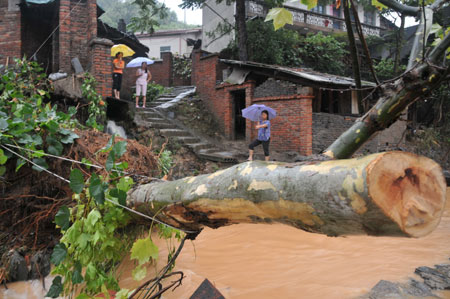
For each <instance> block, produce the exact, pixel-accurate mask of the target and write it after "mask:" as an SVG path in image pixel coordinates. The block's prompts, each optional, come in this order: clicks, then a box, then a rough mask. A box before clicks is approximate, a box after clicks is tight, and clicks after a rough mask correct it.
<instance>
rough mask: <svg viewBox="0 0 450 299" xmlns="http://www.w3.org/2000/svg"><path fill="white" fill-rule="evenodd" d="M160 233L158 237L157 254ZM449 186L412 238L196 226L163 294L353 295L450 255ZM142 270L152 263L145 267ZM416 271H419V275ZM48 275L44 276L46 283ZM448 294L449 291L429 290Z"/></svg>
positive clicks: (15, 289)
mask: <svg viewBox="0 0 450 299" xmlns="http://www.w3.org/2000/svg"><path fill="white" fill-rule="evenodd" d="M164 242H165V241H162V240H159V241H158V245H159V246H160V248H161V251H162V252H161V253H160V256H161V259H162V260H163V261H165V260H166V258H165V256H164V254H166V253H167V250H166V249H165V248H166V246H165V243H164ZM449 257H450V188H448V189H447V204H446V210H445V212H444V214H443V217H442V220H441V223H440V224H439V226H438V228H437V229H436V230H435V231H434V232H433V233H431V234H430V235H428V236H426V237H423V238H420V239H407V238H392V237H368V236H348V237H337V238H335V237H326V236H323V235H319V234H312V233H307V232H304V231H301V230H298V229H295V228H292V227H289V226H286V225H281V224H274V225H263V224H240V225H232V226H228V227H224V228H220V229H217V230H213V229H208V228H206V229H204V230H203V232H202V233H201V234H200V235H199V236H198V237H197V239H196V240H195V241H193V242H191V241H188V242H186V244H185V246H184V248H183V250H182V252H181V254H180V256H179V257H178V259H177V261H176V267H175V271H183V272H184V274H185V275H186V278H185V279H184V280H183V285H182V286H181V287H179V288H177V289H176V290H175V291H174V292H170V291H169V292H166V293H165V294H164V296H163V298H189V297H190V296H191V295H192V293H193V292H194V291H195V290H196V289H197V288H198V286H199V285H200V283H201V282H202V281H203V280H204V279H205V278H208V279H209V280H210V281H211V282H212V283H213V284H214V285H215V286H216V288H217V289H218V290H219V291H220V292H221V293H222V294H223V295H224V296H225V298H357V297H359V296H361V295H363V294H365V293H367V292H368V291H369V290H370V289H371V288H372V287H373V286H374V285H375V284H376V283H377V282H378V281H380V280H381V279H384V280H390V281H394V282H406V281H408V278H416V279H417V278H418V276H416V275H415V274H414V269H415V268H416V267H418V266H433V265H435V264H439V263H447V264H448V263H450V260H449ZM132 267H133V265H132V263H130V262H129V261H125V262H124V263H123V264H122V265H121V266H120V270H121V271H122V273H123V274H122V280H121V286H122V287H125V288H128V289H133V288H135V287H137V286H138V285H139V284H140V283H138V282H134V281H133V280H132V278H131V275H130V273H131V269H132ZM148 273H149V278H151V276H153V274H154V270H153V269H149V271H148ZM419 279H420V278H419ZM50 284H51V279H47V288H48V287H49V286H50ZM8 286H9V288H10V289H9V290H8V291H5V290H4V289H3V287H1V288H0V298H42V296H43V294H45V293H43V291H42V288H41V286H42V284H41V283H39V282H26V283H15V284H9V285H8ZM437 294H439V295H440V296H441V298H450V291H445V292H439V293H437Z"/></svg>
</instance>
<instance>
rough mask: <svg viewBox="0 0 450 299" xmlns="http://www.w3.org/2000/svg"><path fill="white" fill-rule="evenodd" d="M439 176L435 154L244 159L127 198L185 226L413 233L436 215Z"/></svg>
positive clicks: (431, 224)
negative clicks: (274, 226) (257, 225)
mask: <svg viewBox="0 0 450 299" xmlns="http://www.w3.org/2000/svg"><path fill="white" fill-rule="evenodd" d="M445 192H446V184H445V180H444V177H443V174H442V170H441V168H440V166H439V165H438V164H437V163H435V162H434V161H432V160H430V159H428V158H425V157H421V156H416V155H414V154H411V153H405V152H386V153H379V154H373V155H370V156H367V157H364V158H358V159H349V160H331V161H324V162H307V163H302V164H287V163H277V162H272V163H267V162H262V161H254V162H246V163H242V164H238V165H235V166H233V167H230V168H228V169H225V170H221V171H218V172H216V173H213V174H209V175H201V176H198V177H188V178H184V179H181V180H177V181H171V182H160V183H151V184H147V185H141V186H138V187H137V188H136V189H134V190H131V191H130V192H129V196H128V205H129V206H134V208H135V209H137V210H139V211H140V212H142V213H145V214H147V215H151V216H155V215H156V217H157V218H158V219H159V220H161V221H163V222H165V223H168V224H170V225H173V226H176V227H178V228H182V229H185V230H190V231H200V230H201V228H202V227H203V226H209V227H213V228H217V227H220V226H224V225H230V224H234V223H244V222H246V223H260V222H263V223H271V222H281V223H285V224H288V225H292V226H294V227H297V228H300V229H303V230H306V231H310V232H317V233H323V234H327V235H332V236H337V235H342V234H362V233H367V234H371V235H403V236H412V237H420V236H424V235H426V234H428V233H430V232H431V231H432V230H433V229H434V228H435V227H436V226H437V225H438V223H439V221H440V217H441V214H442V211H443V207H444V204H445Z"/></svg>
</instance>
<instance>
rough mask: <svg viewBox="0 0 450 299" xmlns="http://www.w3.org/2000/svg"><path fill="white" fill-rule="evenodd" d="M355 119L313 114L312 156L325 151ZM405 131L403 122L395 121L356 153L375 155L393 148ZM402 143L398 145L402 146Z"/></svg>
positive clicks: (327, 114) (335, 115)
mask: <svg viewBox="0 0 450 299" xmlns="http://www.w3.org/2000/svg"><path fill="white" fill-rule="evenodd" d="M356 119H357V118H356V117H351V116H342V115H337V114H329V113H313V114H312V120H313V129H312V134H313V140H312V150H313V153H314V154H317V153H320V152H322V151H323V150H325V149H326V148H327V147H328V146H329V145H331V143H333V141H334V140H336V139H337V138H338V137H339V136H340V135H341V134H342V133H343V132H344V131H345V130H347V129H348V128H350V127H351V126H352V125H353V123H354V122H355V120H356ZM405 129H406V124H405V122H404V121H397V122H396V123H394V124H393V125H392V126H391V127H390V128H388V129H386V130H384V131H382V132H381V133H379V134H378V135H376V136H375V137H373V138H372V140H370V141H369V142H367V143H366V144H365V145H364V146H363V147H362V148H361V149H360V150H359V151H358V153H366V152H369V153H376V152H379V151H382V150H385V149H386V148H395V147H396V146H397V144H398V143H399V141H400V139H401V138H402V135H403V132H404V130H405ZM402 145H403V142H402V143H400V144H399V146H402Z"/></svg>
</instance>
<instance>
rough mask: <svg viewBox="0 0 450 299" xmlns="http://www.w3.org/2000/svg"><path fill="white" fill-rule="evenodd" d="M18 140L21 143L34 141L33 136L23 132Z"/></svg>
mask: <svg viewBox="0 0 450 299" xmlns="http://www.w3.org/2000/svg"><path fill="white" fill-rule="evenodd" d="M17 142H18V143H21V144H29V143H32V142H33V138H31V136H30V135H28V134H22V135H21V136H20V138H19V139H18V140H17Z"/></svg>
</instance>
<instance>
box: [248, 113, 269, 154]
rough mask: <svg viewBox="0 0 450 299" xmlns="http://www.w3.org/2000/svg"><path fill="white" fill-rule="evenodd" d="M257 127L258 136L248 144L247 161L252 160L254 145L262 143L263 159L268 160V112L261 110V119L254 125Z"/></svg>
mask: <svg viewBox="0 0 450 299" xmlns="http://www.w3.org/2000/svg"><path fill="white" fill-rule="evenodd" d="M255 128H256V129H258V137H257V138H256V139H255V140H254V141H253V142H252V143H250V144H249V146H248V161H253V152H254V149H255V146H258V145H260V144H262V147H263V150H264V160H266V161H269V159H270V155H269V143H270V121H269V112H267V110H264V111H263V112H261V121H259V124H258V125H256V126H255Z"/></svg>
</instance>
